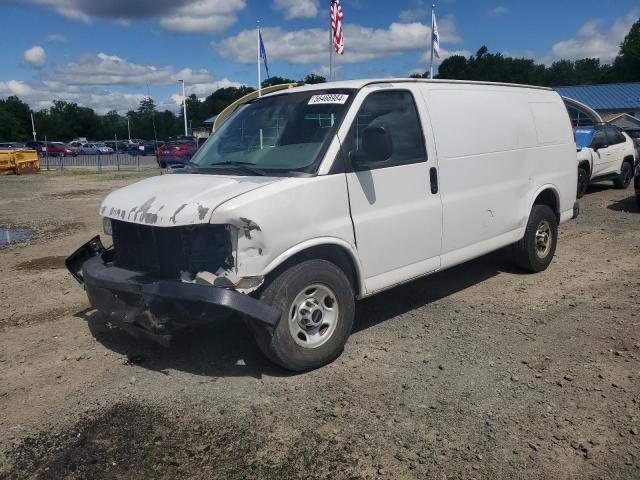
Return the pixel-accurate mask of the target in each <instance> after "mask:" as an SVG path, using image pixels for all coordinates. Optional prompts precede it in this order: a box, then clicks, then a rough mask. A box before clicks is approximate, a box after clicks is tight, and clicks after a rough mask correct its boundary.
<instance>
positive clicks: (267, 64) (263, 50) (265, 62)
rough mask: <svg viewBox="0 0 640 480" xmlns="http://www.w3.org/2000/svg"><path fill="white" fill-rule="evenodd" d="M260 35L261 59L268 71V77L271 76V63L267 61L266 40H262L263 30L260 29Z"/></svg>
mask: <svg viewBox="0 0 640 480" xmlns="http://www.w3.org/2000/svg"><path fill="white" fill-rule="evenodd" d="M258 35H259V36H260V59H261V60H262V61H263V62H264V69H265V70H266V71H267V78H271V76H270V75H269V63H267V51H266V50H265V48H264V42H263V41H262V32H260V31H258Z"/></svg>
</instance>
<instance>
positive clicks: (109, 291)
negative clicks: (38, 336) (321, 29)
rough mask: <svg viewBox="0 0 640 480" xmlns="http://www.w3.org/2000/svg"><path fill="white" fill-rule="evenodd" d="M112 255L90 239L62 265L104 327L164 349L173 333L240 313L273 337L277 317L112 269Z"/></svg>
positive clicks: (252, 305)
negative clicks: (104, 320) (107, 324)
mask: <svg viewBox="0 0 640 480" xmlns="http://www.w3.org/2000/svg"><path fill="white" fill-rule="evenodd" d="M113 253H114V252H113V250H112V249H105V248H104V246H103V245H102V242H101V241H100V237H94V238H93V239H91V240H90V241H89V242H87V243H86V244H85V245H83V246H82V247H80V248H79V249H78V250H77V251H76V252H74V253H73V254H72V255H71V256H70V257H69V258H68V259H67V260H66V262H65V265H66V267H67V269H68V270H69V272H71V275H73V277H74V278H75V279H76V280H78V282H80V284H82V285H84V288H85V290H86V292H87V296H88V297H89V302H90V303H91V305H92V306H93V307H94V308H96V309H97V310H99V311H100V312H102V313H103V314H105V315H107V317H108V318H109V321H110V322H112V323H114V324H115V325H117V326H119V327H121V328H122V329H124V330H126V331H128V332H129V333H131V334H132V335H134V336H137V337H140V336H142V337H146V338H150V339H151V340H154V341H156V342H158V343H160V344H163V345H168V344H169V342H170V341H171V337H172V335H173V333H175V331H176V330H179V329H181V328H186V327H191V326H196V325H202V324H206V323H210V322H211V321H215V320H218V319H220V318H221V317H222V318H224V317H227V316H228V315H230V314H232V313H240V314H242V315H244V316H245V317H247V318H248V319H249V320H250V321H253V322H257V323H258V324H259V326H261V327H262V328H265V329H266V330H267V331H269V332H271V333H272V332H273V331H274V329H275V327H276V326H277V324H278V320H279V319H280V312H279V311H278V310H277V309H276V308H274V307H272V306H271V305H267V304H266V303H263V302H261V301H260V300H257V299H255V298H253V297H251V296H249V295H246V294H244V293H240V292H238V291H236V290H233V289H230V288H222V287H215V286H210V285H202V284H195V283H183V282H181V281H179V280H162V279H158V278H154V277H151V276H149V275H146V274H143V273H139V272H134V271H131V270H125V269H122V268H118V267H116V266H114V264H113Z"/></svg>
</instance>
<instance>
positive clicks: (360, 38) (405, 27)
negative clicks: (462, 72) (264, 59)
mask: <svg viewBox="0 0 640 480" xmlns="http://www.w3.org/2000/svg"><path fill="white" fill-rule="evenodd" d="M439 30H440V41H441V43H458V42H460V37H459V36H458V34H457V33H456V30H455V23H454V21H453V17H451V16H448V17H443V18H442V20H441V21H440V26H439ZM344 31H345V43H346V53H345V55H343V56H338V57H337V58H336V62H337V63H338V64H340V63H359V62H365V61H369V60H373V59H376V58H383V57H390V56H394V55H399V54H402V53H405V52H410V51H414V50H420V49H424V50H427V45H428V38H429V36H430V31H431V28H430V27H428V26H426V25H424V24H422V23H419V22H413V23H392V24H391V25H389V28H387V29H378V28H370V27H363V26H360V25H356V24H346V25H345V27H344ZM262 36H263V39H264V42H265V46H266V49H267V54H268V56H269V60H271V61H273V60H284V61H287V62H289V63H291V64H309V63H322V62H326V61H327V59H328V52H327V45H326V44H327V41H326V40H327V38H326V37H327V32H326V30H324V29H321V28H311V29H306V30H296V31H289V32H287V31H285V30H283V29H282V28H280V27H276V28H266V29H264V30H263V31H262ZM255 41H256V40H255V31H254V30H244V31H242V32H240V33H238V34H237V35H235V36H233V37H228V38H226V39H223V40H221V41H219V42H212V43H211V46H212V47H213V48H215V49H216V50H217V51H218V53H219V54H220V55H221V56H222V57H224V58H227V59H230V60H233V61H235V62H238V63H246V64H251V63H254V62H255Z"/></svg>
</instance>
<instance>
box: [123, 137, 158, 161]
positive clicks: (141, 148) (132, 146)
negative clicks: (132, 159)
mask: <svg viewBox="0 0 640 480" xmlns="http://www.w3.org/2000/svg"><path fill="white" fill-rule="evenodd" d="M127 151H128V153H129V155H142V156H143V157H144V156H147V155H155V153H156V143H155V141H153V140H150V141H146V140H137V141H132V142H131V143H129V145H128V149H127Z"/></svg>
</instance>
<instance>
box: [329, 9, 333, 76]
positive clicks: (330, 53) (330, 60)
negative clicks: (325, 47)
mask: <svg viewBox="0 0 640 480" xmlns="http://www.w3.org/2000/svg"><path fill="white" fill-rule="evenodd" d="M330 9H331V10H330V11H331V14H330V15H329V81H330V82H333V18H332V17H333V0H332V1H331V3H330Z"/></svg>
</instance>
